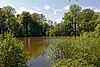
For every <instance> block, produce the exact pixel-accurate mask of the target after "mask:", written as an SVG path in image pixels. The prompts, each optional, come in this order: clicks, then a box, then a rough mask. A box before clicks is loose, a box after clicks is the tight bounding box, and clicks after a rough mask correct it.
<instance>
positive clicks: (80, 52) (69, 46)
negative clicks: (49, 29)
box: [48, 36, 100, 67]
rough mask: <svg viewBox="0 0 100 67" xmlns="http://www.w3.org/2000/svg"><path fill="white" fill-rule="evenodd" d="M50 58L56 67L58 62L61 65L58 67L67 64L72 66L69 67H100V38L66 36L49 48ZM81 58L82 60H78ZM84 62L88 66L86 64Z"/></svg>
mask: <svg viewBox="0 0 100 67" xmlns="http://www.w3.org/2000/svg"><path fill="white" fill-rule="evenodd" d="M48 58H49V60H50V61H51V62H52V63H53V65H54V67H56V66H57V64H58V65H59V66H57V67H60V66H63V67H64V66H65V67H66V65H69V64H70V66H68V67H71V65H72V66H74V65H76V66H74V67H82V66H83V67H94V66H96V67H99V66H100V38H94V37H87V36H80V37H76V38H75V37H66V39H65V40H62V41H60V42H56V41H55V42H54V43H53V44H51V45H50V46H49V48H48ZM64 59H65V60H64ZM80 59H81V61H82V62H80V61H77V60H80ZM69 60H70V61H69ZM75 61H77V62H75ZM81 64H83V65H81ZM84 64H85V65H86V66H84ZM91 65H93V66H91Z"/></svg>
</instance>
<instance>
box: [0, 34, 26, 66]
mask: <svg viewBox="0 0 100 67" xmlns="http://www.w3.org/2000/svg"><path fill="white" fill-rule="evenodd" d="M23 46H24V45H23V44H22V42H21V41H19V40H17V39H16V38H15V37H13V34H11V33H10V34H8V33H5V34H4V35H0V67H15V66H16V67H28V66H27V61H28V55H27V53H26V52H25V51H24V47H23Z"/></svg>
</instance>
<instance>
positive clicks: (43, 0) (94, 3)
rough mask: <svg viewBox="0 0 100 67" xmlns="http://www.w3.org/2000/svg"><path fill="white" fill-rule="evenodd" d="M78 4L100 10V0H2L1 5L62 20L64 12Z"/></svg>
mask: <svg viewBox="0 0 100 67" xmlns="http://www.w3.org/2000/svg"><path fill="white" fill-rule="evenodd" d="M72 4H77V5H79V6H81V7H82V8H83V9H85V8H91V9H93V10H94V11H96V12H99V11H100V0H79V1H78V2H76V1H75V0H72V1H71V2H68V1H67V0H0V7H3V6H8V5H9V6H12V7H13V8H15V9H16V11H17V14H18V13H19V14H20V13H21V12H22V11H28V12H30V13H40V14H41V13H43V14H44V15H45V16H46V18H47V19H51V20H53V21H57V22H60V21H61V19H62V17H63V15H64V13H65V12H67V11H68V10H69V6H70V5H72Z"/></svg>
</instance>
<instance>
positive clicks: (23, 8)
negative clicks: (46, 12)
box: [16, 7, 42, 14]
mask: <svg viewBox="0 0 100 67" xmlns="http://www.w3.org/2000/svg"><path fill="white" fill-rule="evenodd" d="M16 11H17V13H16V14H21V13H22V12H23V11H27V12H30V13H31V14H32V13H39V14H42V12H40V11H38V10H32V9H28V8H25V7H20V8H19V9H17V10H16Z"/></svg>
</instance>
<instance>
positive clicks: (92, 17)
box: [79, 9, 99, 33]
mask: <svg viewBox="0 0 100 67" xmlns="http://www.w3.org/2000/svg"><path fill="white" fill-rule="evenodd" d="M80 15H81V16H80V17H81V18H82V19H81V21H80V22H79V25H80V26H79V30H80V32H81V33H83V32H90V31H94V29H95V27H96V25H97V22H96V20H97V18H98V16H99V15H98V14H96V13H95V12H94V11H93V10H91V9H84V10H82V12H81V13H80Z"/></svg>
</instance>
